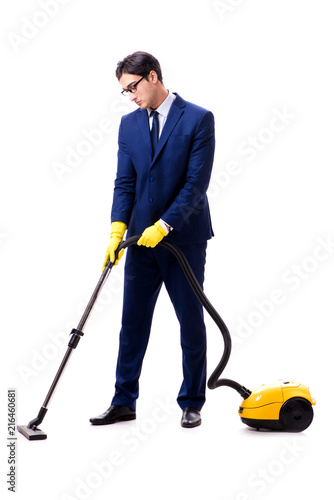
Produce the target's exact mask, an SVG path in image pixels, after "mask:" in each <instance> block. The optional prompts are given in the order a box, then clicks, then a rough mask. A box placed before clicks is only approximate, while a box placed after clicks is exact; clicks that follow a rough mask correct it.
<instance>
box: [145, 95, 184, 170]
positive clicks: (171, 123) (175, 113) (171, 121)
mask: <svg viewBox="0 0 334 500" xmlns="http://www.w3.org/2000/svg"><path fill="white" fill-rule="evenodd" d="M184 107H185V102H184V101H183V99H182V98H181V97H180V96H179V95H178V94H176V99H175V101H174V102H173V104H172V106H171V108H170V110H169V113H168V116H167V120H166V123H165V126H164V128H163V130H162V133H161V136H160V139H159V142H158V146H157V149H156V150H155V155H154V158H153V160H152V163H154V161H155V160H156V158H157V157H158V155H159V153H160V151H161V150H162V148H163V147H164V145H165V144H166V142H167V139H168V137H169V136H170V135H171V133H172V132H173V130H174V128H175V125H176V124H177V122H178V121H179V119H180V118H181V116H182V115H183V109H182V108H184Z"/></svg>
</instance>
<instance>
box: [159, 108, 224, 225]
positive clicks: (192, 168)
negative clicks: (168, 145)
mask: <svg viewBox="0 0 334 500" xmlns="http://www.w3.org/2000/svg"><path fill="white" fill-rule="evenodd" d="M214 150H215V131H214V116H213V114H212V113H211V112H210V111H207V112H206V113H205V114H204V115H203V116H202V117H201V120H200V121H199V123H198V125H197V127H196V131H195V133H194V138H193V141H192V144H191V149H190V152H189V160H188V167H187V175H186V180H185V184H184V186H183V187H182V188H181V190H180V191H179V193H178V195H177V196H176V198H175V199H174V201H173V202H172V204H171V205H170V207H169V208H168V209H167V210H166V212H165V213H164V214H163V215H162V216H161V219H162V220H163V221H165V222H166V223H167V224H168V225H170V226H171V227H173V229H176V230H177V231H181V230H182V227H183V226H184V224H187V223H189V219H190V217H191V216H192V215H193V214H196V213H198V211H199V210H200V209H201V208H203V206H204V204H205V203H206V191H207V189H208V186H209V182H210V177H211V171H212V165H213V158H214Z"/></svg>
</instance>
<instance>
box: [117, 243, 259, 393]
mask: <svg viewBox="0 0 334 500" xmlns="http://www.w3.org/2000/svg"><path fill="white" fill-rule="evenodd" d="M139 238H140V236H131V237H130V238H128V239H127V240H124V241H122V243H120V245H119V247H118V249H117V250H116V256H115V261H116V260H117V257H118V252H119V251H120V250H122V249H123V248H127V247H129V246H131V245H134V244H135V243H137V241H138V240H139ZM159 246H161V247H164V248H167V250H169V251H170V252H171V253H172V254H173V255H174V256H175V257H176V259H177V260H178V262H179V264H180V265H181V268H182V270H183V272H184V274H185V276H186V278H187V280H188V282H189V284H190V286H191V288H192V289H193V291H194V293H195V295H196V297H197V298H198V300H199V301H200V302H201V304H202V306H203V307H204V308H205V310H206V311H207V312H208V313H209V315H210V316H211V318H212V319H213V320H214V322H215V323H216V325H217V326H218V328H219V330H220V332H221V334H222V336H223V339H224V345H225V347H224V353H223V355H222V357H221V360H220V361H219V363H218V365H217V367H216V368H215V370H214V371H213V372H212V374H211V376H210V377H209V380H208V387H209V389H216V388H217V387H221V386H228V387H231V388H232V389H234V390H236V391H237V392H238V393H239V394H240V396H242V398H243V399H247V398H248V397H249V396H250V395H251V391H250V390H249V389H247V388H246V387H244V386H243V385H241V384H239V383H238V382H235V381H234V380H230V379H227V378H221V379H220V378H219V377H220V375H221V374H222V373H223V371H224V369H225V367H226V365H227V362H228V360H229V357H230V354H231V348H232V342H231V335H230V332H229V331H228V328H227V326H226V325H225V323H224V321H223V320H222V318H221V317H220V315H219V314H218V312H217V311H216V309H215V308H214V307H213V305H212V304H211V303H210V301H209V300H208V298H207V297H206V295H205V294H204V292H203V290H202V288H201V286H200V284H199V283H198V281H197V278H196V276H195V275H194V273H193V270H192V269H191V267H190V264H189V262H188V261H187V259H186V257H185V255H184V254H183V252H182V251H181V250H180V249H179V248H178V247H177V246H176V245H174V244H173V243H171V242H169V241H166V240H162V241H161V242H160V243H159ZM108 266H109V267H110V268H111V267H112V266H113V264H112V263H110V262H109V263H108Z"/></svg>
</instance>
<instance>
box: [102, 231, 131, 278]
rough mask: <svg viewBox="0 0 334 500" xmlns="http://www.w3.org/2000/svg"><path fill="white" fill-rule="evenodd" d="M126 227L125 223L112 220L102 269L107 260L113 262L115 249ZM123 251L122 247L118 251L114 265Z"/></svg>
mask: <svg viewBox="0 0 334 500" xmlns="http://www.w3.org/2000/svg"><path fill="white" fill-rule="evenodd" d="M126 228H127V225H126V224H124V222H118V221H115V222H112V224H111V233H110V242H109V245H108V248H107V252H106V256H105V258H104V262H103V267H102V271H103V269H104V268H105V267H106V265H107V262H108V260H110V262H114V260H115V250H116V249H117V247H118V245H119V244H120V242H121V241H122V239H123V236H124V233H125V231H126ZM123 253H124V248H122V250H121V251H120V252H119V254H118V259H117V260H116V262H115V264H114V266H117V264H118V262H119V260H120V259H121V257H122V255H123Z"/></svg>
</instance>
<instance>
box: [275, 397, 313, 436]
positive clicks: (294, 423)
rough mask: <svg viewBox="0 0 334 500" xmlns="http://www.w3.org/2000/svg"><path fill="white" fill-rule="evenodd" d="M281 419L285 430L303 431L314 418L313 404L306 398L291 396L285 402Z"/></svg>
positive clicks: (281, 411)
mask: <svg viewBox="0 0 334 500" xmlns="http://www.w3.org/2000/svg"><path fill="white" fill-rule="evenodd" d="M279 420H280V422H281V424H282V426H283V429H284V430H285V431H293V432H301V431H303V430H305V429H306V428H307V427H308V426H309V425H310V424H311V422H312V420H313V408H312V405H311V403H310V402H309V401H307V399H304V398H290V399H288V400H287V401H285V403H284V404H283V406H282V408H281V410H280V414H279Z"/></svg>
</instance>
